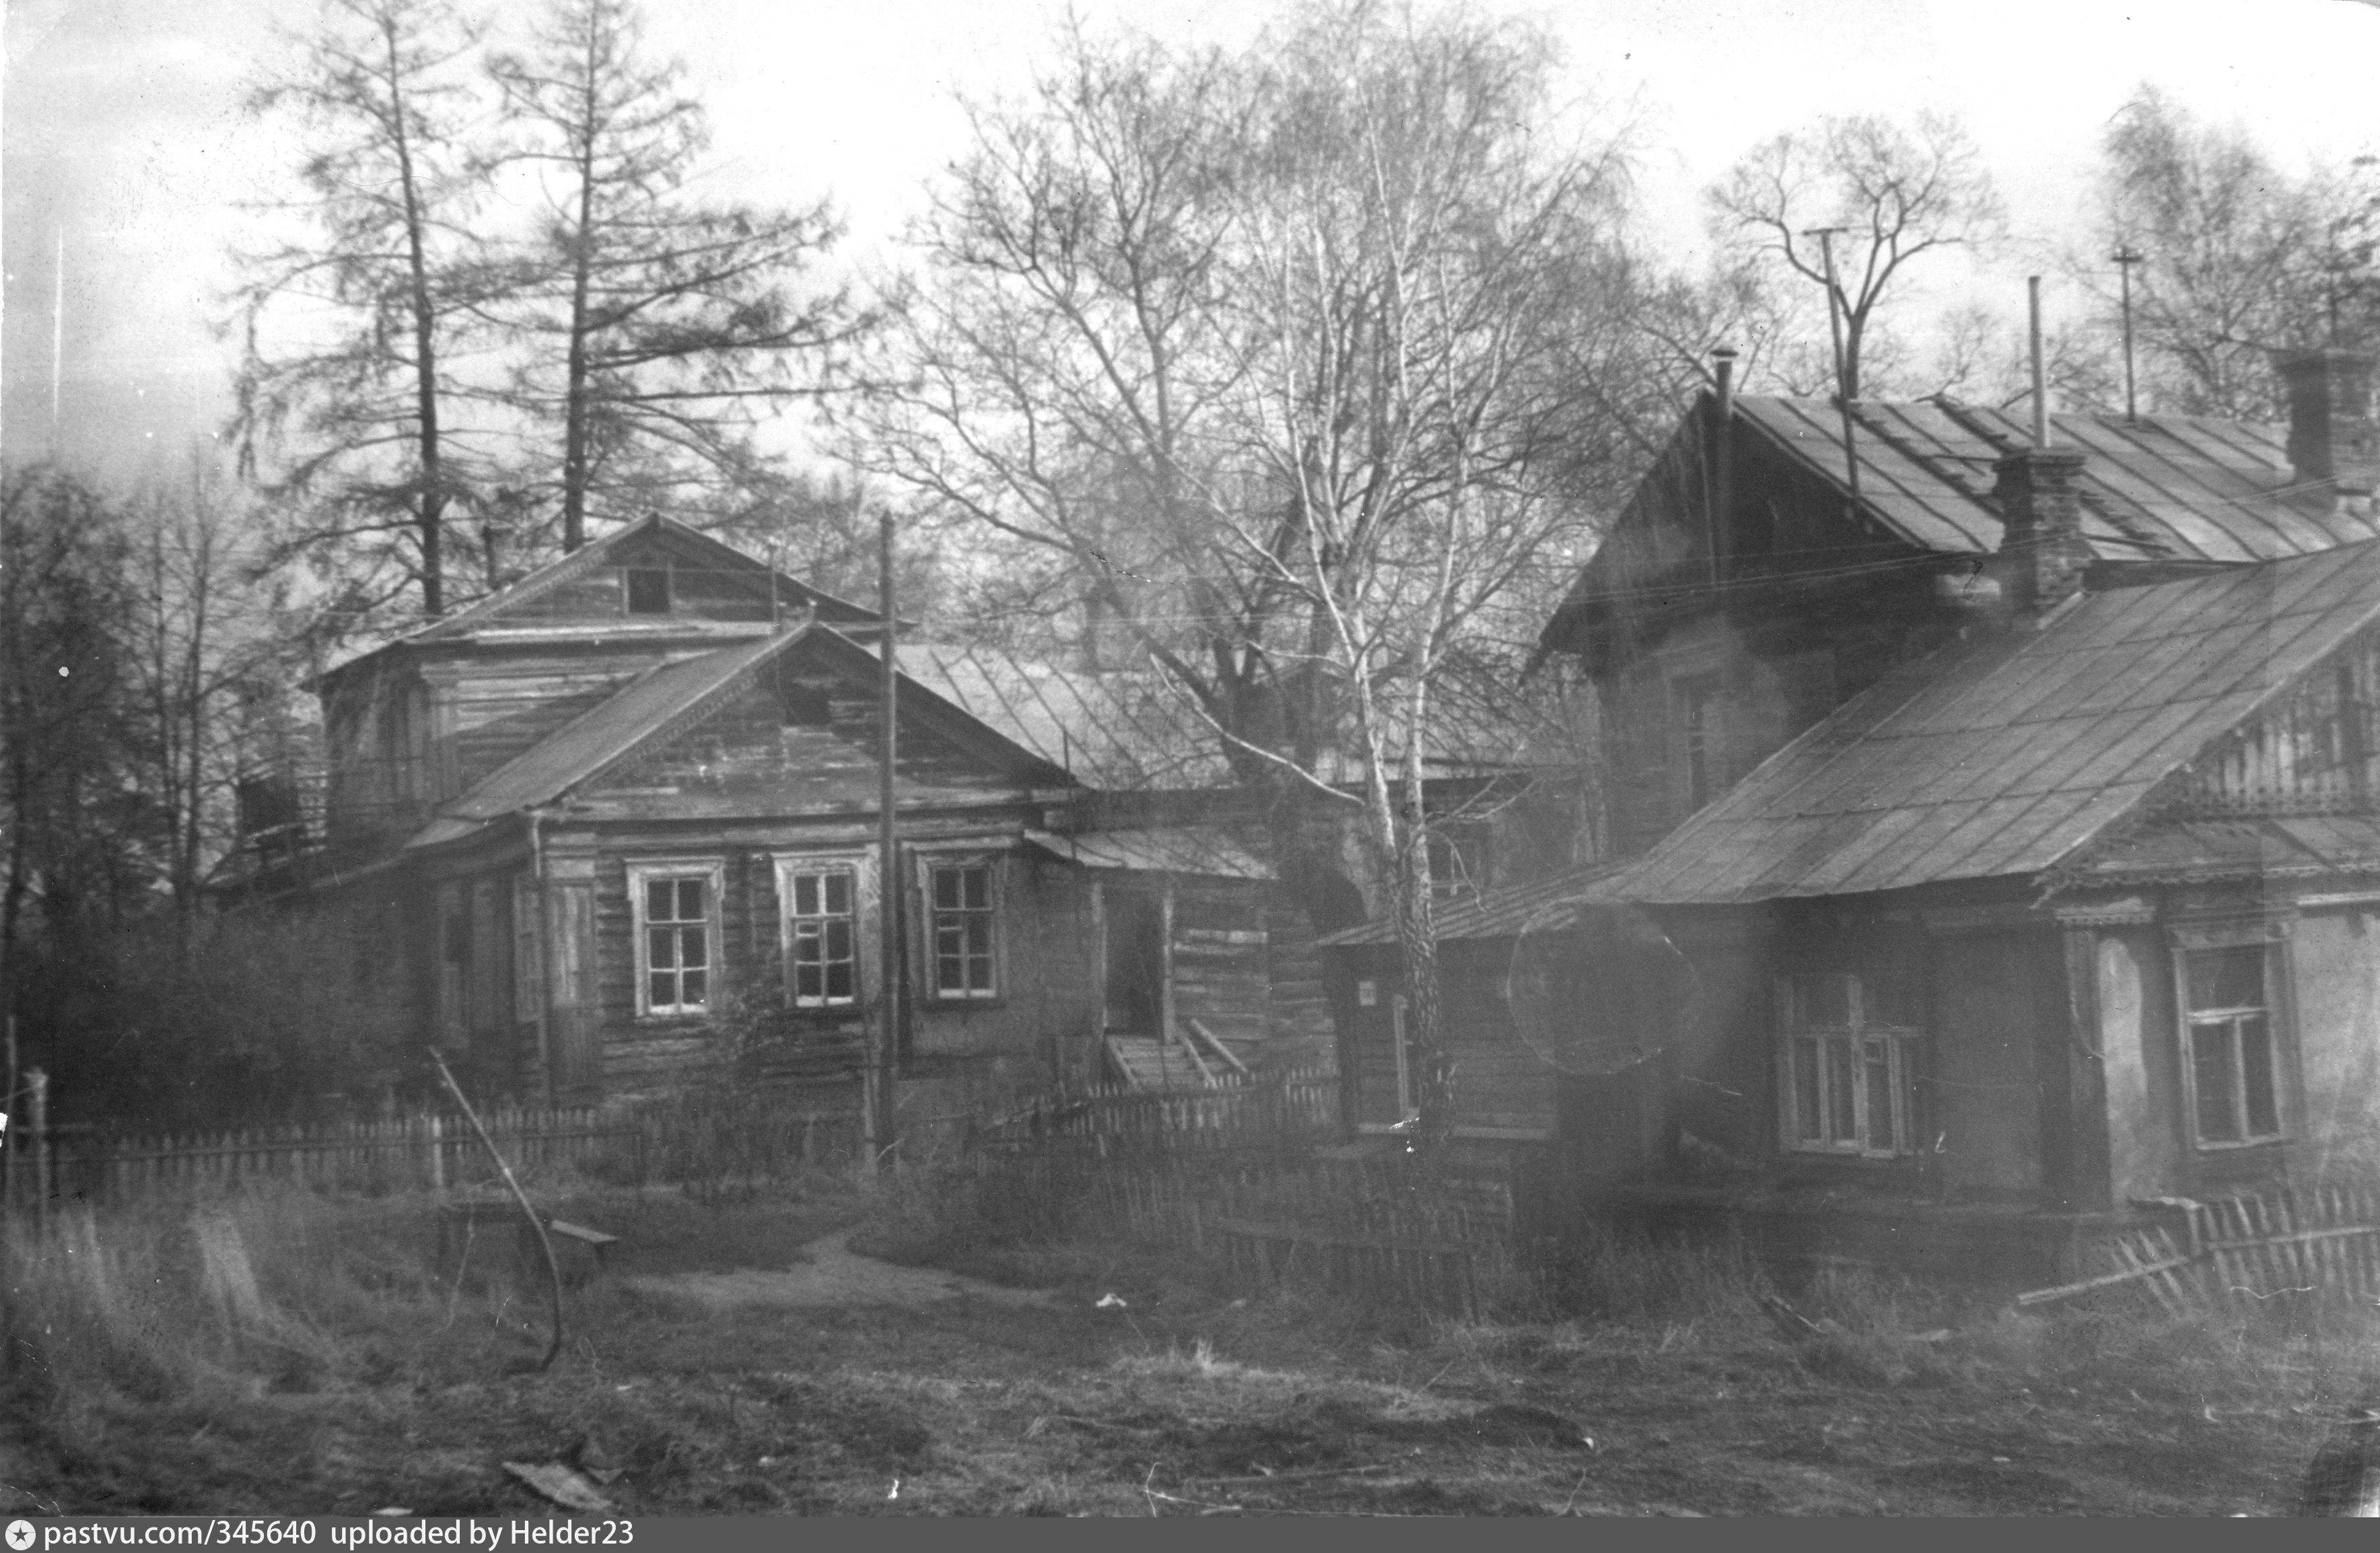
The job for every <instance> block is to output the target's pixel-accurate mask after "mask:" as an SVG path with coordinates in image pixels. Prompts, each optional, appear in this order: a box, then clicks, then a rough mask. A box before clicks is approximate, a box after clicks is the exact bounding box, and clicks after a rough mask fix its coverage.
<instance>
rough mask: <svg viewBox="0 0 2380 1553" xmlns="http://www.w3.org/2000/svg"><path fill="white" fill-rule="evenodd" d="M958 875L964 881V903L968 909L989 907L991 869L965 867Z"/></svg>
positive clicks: (985, 908)
mask: <svg viewBox="0 0 2380 1553" xmlns="http://www.w3.org/2000/svg"><path fill="white" fill-rule="evenodd" d="M960 877H961V878H962V879H964V880H965V881H966V904H967V909H968V910H969V911H989V910H990V909H991V870H990V868H966V869H963V870H961V874H960Z"/></svg>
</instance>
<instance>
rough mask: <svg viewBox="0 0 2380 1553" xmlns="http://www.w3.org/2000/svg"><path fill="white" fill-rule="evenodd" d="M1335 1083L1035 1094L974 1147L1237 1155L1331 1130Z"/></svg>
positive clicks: (1230, 1083)
mask: <svg viewBox="0 0 2380 1553" xmlns="http://www.w3.org/2000/svg"><path fill="white" fill-rule="evenodd" d="M1338 1122H1339V1079H1338V1074H1337V1072H1336V1070H1335V1069H1332V1068H1329V1067H1313V1068H1293V1069H1290V1070H1288V1071H1286V1072H1284V1073H1281V1074H1274V1075H1272V1076H1270V1077H1239V1076H1234V1077H1233V1078H1229V1079H1225V1080H1223V1081H1221V1082H1220V1083H1217V1084H1214V1085H1211V1086H1201V1087H1198V1088H1183V1089H1161V1090H1147V1089H1134V1088H1129V1087H1126V1086H1122V1085H1096V1086H1090V1087H1088V1088H1077V1089H1073V1090H1069V1091H1066V1092H1064V1093H1062V1094H1057V1095H1051V1096H1047V1097H1042V1098H1037V1099H1035V1100H1034V1101H1033V1102H1032V1103H1031V1104H1029V1105H1027V1106H1026V1107H1024V1108H1022V1109H1020V1110H1014V1111H1011V1112H1009V1113H1008V1114H1007V1115H1005V1116H1002V1117H1000V1118H998V1119H997V1120H995V1121H993V1122H990V1123H988V1124H986V1125H984V1126H981V1127H978V1128H977V1129H975V1131H974V1133H973V1134H972V1136H971V1137H970V1138H969V1139H968V1144H969V1146H970V1147H971V1148H973V1149H982V1150H992V1151H999V1150H1015V1149H1039V1148H1049V1147H1066V1146H1069V1145H1072V1146H1075V1147H1080V1148H1082V1149H1084V1150H1085V1151H1087V1152H1089V1153H1092V1154H1095V1155H1098V1156H1100V1157H1105V1156H1108V1155H1111V1154H1142V1153H1165V1154H1180V1153H1204V1152H1208V1151H1217V1150H1225V1151H1228V1150H1240V1149H1246V1148H1250V1147H1264V1146H1266V1145H1268V1144H1270V1143H1276V1142H1278V1141H1280V1140H1281V1139H1282V1138H1283V1137H1289V1138H1296V1139H1303V1138H1305V1137H1307V1136H1310V1135H1318V1134H1324V1133H1329V1132H1331V1131H1333V1130H1335V1129H1336V1128H1337V1126H1338Z"/></svg>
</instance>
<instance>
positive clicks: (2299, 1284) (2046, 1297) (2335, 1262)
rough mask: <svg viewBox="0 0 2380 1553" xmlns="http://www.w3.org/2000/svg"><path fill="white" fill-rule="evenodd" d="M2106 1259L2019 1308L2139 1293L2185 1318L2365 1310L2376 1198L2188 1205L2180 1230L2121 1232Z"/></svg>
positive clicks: (2288, 1196)
mask: <svg viewBox="0 0 2380 1553" xmlns="http://www.w3.org/2000/svg"><path fill="white" fill-rule="evenodd" d="M2177 1231H2178V1232H2177ZM2103 1255H2104V1256H2105V1259H2106V1260H2107V1263H2108V1264H2109V1270H2107V1272H2104V1273H2101V1274H2099V1275H2097V1276H2095V1277H2092V1278H2086V1279H2083V1280H2078V1281H2076V1282H2073V1283H2069V1284H2062V1285H2060V1286H2058V1288H2055V1289H2037V1290H2034V1291H2033V1292H2029V1293H2024V1294H2020V1295H2018V1296H2017V1302H2016V1303H2017V1304H2019V1305H2020V1306H2033V1305H2042V1304H2054V1303H2057V1302H2058V1301H2062V1300H2069V1299H2074V1298H2078V1297H2081V1296H2083V1295H2088V1294H2095V1293H2098V1292H2103V1291H2107V1290H2114V1289H2121V1288H2137V1289H2140V1290H2143V1291H2145V1292H2147V1293H2148V1295H2149V1296H2150V1298H2152V1299H2153V1300H2155V1302H2156V1304H2157V1305H2158V1307H2159V1308H2161V1309H2162V1310H2164V1311H2165V1312H2166V1313H2167V1314H2168V1315H2170V1316H2184V1317H2195V1316H2204V1315H2206V1314H2208V1313H2209V1312H2211V1311H2214V1310H2216V1309H2217V1308H2219V1307H2221V1306H2223V1305H2225V1304H2239V1303H2242V1302H2245V1301H2250V1300H2253V1301H2255V1302H2258V1303H2259V1304H2265V1305H2267V1306H2270V1305H2272V1304H2273V1303H2274V1302H2280V1303H2281V1304H2283V1305H2284V1306H2287V1305H2289V1304H2352V1305H2356V1306H2361V1307H2365V1308H2369V1307H2371V1306H2372V1305H2373V1304H2374V1302H2375V1301H2380V1191H2374V1189H2373V1188H2370V1187H2365V1186H2344V1185H2326V1186H2320V1187H2312V1188H2307V1189H2304V1190H2285V1191H2281V1192H2277V1193H2273V1194H2269V1195H2264V1196H2242V1197H2229V1198H2224V1199H2221V1200H2218V1201H2214V1202H2204V1203H2193V1204H2192V1205H2191V1206H2190V1207H2188V1208H2187V1209H2186V1210H2184V1211H2183V1213H2182V1214H2181V1216H2180V1222H2179V1223H2178V1224H2177V1225H2174V1226H2171V1227H2168V1226H2167V1225H2162V1224H2160V1225H2153V1226H2149V1227H2147V1228H2143V1229H2139V1230H2130V1231H2124V1232H2123V1233H2121V1234H2119V1235H2117V1236H2115V1237H2114V1238H2113V1239H2112V1240H2110V1241H2109V1242H2108V1243H2107V1245H2106V1247H2105V1250H2104V1253H2103Z"/></svg>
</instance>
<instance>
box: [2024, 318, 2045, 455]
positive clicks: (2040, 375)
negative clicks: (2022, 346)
mask: <svg viewBox="0 0 2380 1553" xmlns="http://www.w3.org/2000/svg"><path fill="white" fill-rule="evenodd" d="M2024 289H2025V293H2026V297H2027V299H2028V301H2030V303H2031V304H2032V312H2033V323H2032V329H2031V334H2032V340H2033V445H2034V446H2035V447H2047V446H2048V445H2049V374H2048V372H2047V371H2046V370H2045V369H2044V368H2043V366H2042V363H2041V277H2040V276H2039V275H2028V276H2026V277H2025V282H2024Z"/></svg>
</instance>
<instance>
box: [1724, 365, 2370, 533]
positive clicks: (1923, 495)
mask: <svg viewBox="0 0 2380 1553" xmlns="http://www.w3.org/2000/svg"><path fill="white" fill-rule="evenodd" d="M1736 405H1737V409H1738V414H1739V415H1741V416H1742V418H1743V420H1744V421H1745V423H1747V424H1748V425H1750V426H1752V427H1753V428H1755V430H1756V431H1758V432H1759V433H1760V434H1761V435H1762V436H1763V437H1765V438H1766V439H1767V441H1768V442H1770V443H1773V444H1774V445H1776V446H1777V447H1779V448H1780V449H1781V450H1783V451H1784V452H1785V453H1786V454H1787V455H1789V456H1791V457H1792V458H1793V459H1794V460H1795V461H1797V462H1798V463H1800V464H1802V465H1803V467H1806V468H1807V469H1809V470H1810V472H1812V473H1813V474H1815V475H1816V476H1818V477H1819V478H1820V479H1825V480H1827V481H1828V482H1829V483H1830V484H1832V485H1834V486H1835V487H1836V488H1837V489H1839V490H1841V491H1845V493H1846V494H1848V492H1849V489H1850V481H1849V475H1848V471H1847V468H1846V466H1845V461H1844V458H1843V434H1842V419H1841V416H1840V412H1839V411H1838V410H1837V409H1836V408H1835V406H1834V405H1833V403H1832V402H1831V401H1828V400H1825V399H1794V398H1785V397H1781V396H1776V395H1767V394H1745V395H1743V396H1742V397H1740V398H1738V399H1737V400H1736ZM1852 414H1853V433H1852V443H1853V446H1854V447H1855V449H1856V450H1857V453H1858V455H1859V465H1860V495H1861V498H1862V500H1863V502H1864V504H1865V505H1866V506H1867V507H1868V508H1869V510H1870V511H1871V512H1872V513H1873V514H1874V515H1875V516H1876V518H1877V519H1878V520H1879V521H1881V522H1882V523H1884V524H1885V525H1886V526H1887V527H1888V528H1891V529H1892V530H1893V531H1894V532H1895V533H1896V534H1898V535H1899V536H1900V538H1902V539H1904V540H1908V541H1909V542H1910V543H1911V544H1913V545H1916V546H1917V547H1919V548H1920V549H1924V550H1930V551H1937V552H1949V553H1954V554H1981V553H1986V552H1991V551H1996V550H1998V548H1999V544H2000V534H2001V523H2000V517H1999V513H1998V508H1997V507H1996V506H1995V505H1994V504H1993V503H1992V502H1991V500H1990V496H1991V490H1992V486H1993V483H1994V479H1995V476H1994V474H1993V470H1992V466H1993V464H1994V462H1995V461H1997V460H1998V459H1999V458H2001V457H2002V456H2004V455H2007V454H2010V453H2012V452H2015V451H2016V450H2018V449H2019V448H2022V447H2023V446H2024V445H2026V444H2027V443H2028V442H2029V441H2030V440H2031V425H2030V421H2029V419H2028V418H2024V417H2020V416H2018V415H2015V414H2012V413H2010V412H2009V411H2006V410H1992V409H1983V408H1979V407H1976V406H1967V405H1960V404H1956V403H1954V402H1951V401H1949V400H1923V401H1918V402H1915V403H1899V402H1892V401H1885V400H1864V401H1862V402H1861V403H1860V404H1858V405H1856V406H1853V410H1852ZM2050 424H2051V428H2052V431H2053V435H2054V440H2055V441H2056V442H2057V443H2058V445H2060V446H2062V447H2067V448H2072V449H2075V450H2077V451H2079V452H2082V453H2083V454H2085V455H2087V458H2086V461H2085V462H2084V464H2083V535H2084V537H2085V538H2086V539H2087V540H2089V541H2090V544H2091V548H2092V552H2093V553H2094V554H2095V555H2097V556H2098V557H2099V558H2100V559H2102V560H2107V561H2142V560H2175V561H2205V562H2235V563H2236V562H2244V561H2271V560H2277V559H2280V558H2282V557H2285V556H2291V555H2305V554H2311V553H2313V552H2315V551H2320V550H2327V549H2329V548H2331V547H2332V546H2334V545H2339V544H2350V543H2353V542H2355V541H2357V540H2368V539H2374V538H2380V528H2374V526H2373V525H2372V524H2370V523H2368V522H2366V521H2364V520H2362V519H2361V518H2357V517H2353V516H2348V515H2345V514H2341V513H2339V512H2337V511H2335V510H2334V508H2335V506H2336V504H2334V503H2333V502H2331V501H2330V499H2329V496H2328V493H2327V492H2316V493H2304V492H2298V491H2293V490H2292V489H2290V488H2289V455H2288V453H2287V451H2286V449H2285V445H2284V444H2285V443H2286V441H2287V435H2288V434H2287V432H2286V431H2285V430H2284V429H2283V428H2281V427H2277V426H2266V425H2262V424H2259V423H2256V422H2252V421H2236V420H2214V419H2201V418H2197V417H2191V416H2143V417H2141V418H2140V419H2138V420H2136V421H2128V420H2126V419H2124V418H2123V417H2121V416H2100V415H2054V416H2052V417H2051V418H2050Z"/></svg>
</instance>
